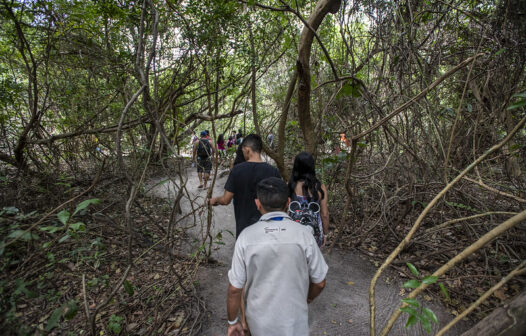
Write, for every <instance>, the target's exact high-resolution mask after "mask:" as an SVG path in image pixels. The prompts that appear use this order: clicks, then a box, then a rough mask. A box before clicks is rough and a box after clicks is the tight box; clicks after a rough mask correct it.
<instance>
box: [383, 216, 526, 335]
mask: <svg viewBox="0 0 526 336" xmlns="http://www.w3.org/2000/svg"><path fill="white" fill-rule="evenodd" d="M525 220H526V210H524V211H522V212H521V213H519V214H517V215H516V216H514V217H512V218H510V219H508V220H507V221H505V222H503V223H501V224H499V226H497V227H496V228H494V229H493V230H491V231H489V232H488V233H486V234H485V235H484V236H482V237H480V239H479V240H477V241H476V242H474V243H473V244H471V245H470V246H468V247H466V248H465V249H464V251H462V252H460V253H459V254H458V255H457V256H455V257H454V258H453V259H451V260H450V261H448V262H447V263H446V264H445V265H443V266H442V267H440V268H439V269H438V270H436V271H435V273H433V274H432V276H435V277H437V278H438V277H440V276H442V275H444V274H445V273H446V272H447V271H448V270H450V269H451V268H452V267H453V266H455V265H456V264H458V263H459V262H461V261H462V260H464V259H465V258H466V257H468V256H470V255H471V254H473V253H475V252H476V251H477V250H479V249H480V248H482V247H484V246H485V245H486V244H487V243H489V242H490V241H492V240H493V239H495V238H496V237H498V236H500V235H501V234H503V233H504V232H506V231H507V230H509V229H511V228H513V227H514V226H515V225H517V224H519V223H521V222H523V221H525ZM428 286H429V285H428V284H425V283H422V284H421V285H420V286H419V287H418V288H416V289H415V290H413V291H412V292H411V293H410V294H409V295H408V296H407V298H408V299H414V298H415V297H416V296H417V295H418V294H420V293H421V292H422V291H423V290H424V289H426V288H427V287H428ZM405 306H407V304H406V303H404V304H402V306H400V307H399V308H403V307H405ZM401 313H402V311H401V310H400V309H397V310H396V311H395V312H394V313H393V315H392V316H391V318H390V319H389V321H388V322H387V325H386V326H385V328H384V329H383V330H382V332H381V333H380V336H386V335H387V333H389V331H390V330H391V328H392V327H393V325H394V323H395V321H396V320H397V319H398V317H399V316H400V314H401Z"/></svg>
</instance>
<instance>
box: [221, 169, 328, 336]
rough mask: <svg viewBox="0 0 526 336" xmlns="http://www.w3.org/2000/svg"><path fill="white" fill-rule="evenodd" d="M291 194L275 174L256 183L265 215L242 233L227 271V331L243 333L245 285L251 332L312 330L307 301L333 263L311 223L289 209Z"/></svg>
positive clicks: (305, 332) (255, 334) (284, 334)
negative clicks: (290, 213) (295, 217)
mask: <svg viewBox="0 0 526 336" xmlns="http://www.w3.org/2000/svg"><path fill="white" fill-rule="evenodd" d="M288 195H289V191H288V187H287V184H286V183H285V181H283V180H282V179H279V178H276V177H270V178H267V179H264V180H262V181H261V182H260V183H259V184H258V186H257V199H256V201H255V203H256V205H257V208H258V209H259V211H261V214H262V216H261V219H260V220H259V221H258V222H257V223H255V224H253V225H251V226H249V227H248V228H246V229H245V230H244V231H243V232H242V233H241V235H239V237H238V239H237V241H236V245H235V249H234V255H233V257H232V267H231V269H230V270H229V272H228V279H229V281H230V284H229V287H228V295H227V313H228V324H229V326H228V331H227V334H228V335H244V332H243V327H242V325H241V323H240V321H239V317H238V311H239V308H240V305H241V303H240V302H241V296H242V288H243V286H245V290H244V299H245V304H246V307H245V311H246V321H247V324H248V328H249V330H250V333H251V335H253V336H267V335H280V336H289V335H290V336H294V335H308V334H309V324H308V303H310V302H312V300H314V299H315V298H316V297H317V296H318V295H319V294H320V293H321V291H322V290H323V288H324V287H325V277H326V275H327V271H328V266H327V264H326V263H325V260H324V258H323V255H322V253H321V251H320V248H319V247H318V244H317V243H316V241H315V240H314V237H313V235H312V232H311V231H310V230H309V229H308V227H306V226H304V225H302V224H299V223H296V222H294V221H292V220H291V219H290V218H289V217H288V216H287V214H286V213H285V211H286V209H287V206H288V204H289V202H290V199H289V197H288Z"/></svg>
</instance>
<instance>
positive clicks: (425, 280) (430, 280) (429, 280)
mask: <svg viewBox="0 0 526 336" xmlns="http://www.w3.org/2000/svg"><path fill="white" fill-rule="evenodd" d="M437 279H438V277H436V276H434V275H430V276H426V277H425V278H423V279H422V282H423V283H425V284H426V285H430V284H434V283H435V282H437Z"/></svg>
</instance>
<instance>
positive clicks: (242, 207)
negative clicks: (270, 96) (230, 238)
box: [210, 134, 281, 237]
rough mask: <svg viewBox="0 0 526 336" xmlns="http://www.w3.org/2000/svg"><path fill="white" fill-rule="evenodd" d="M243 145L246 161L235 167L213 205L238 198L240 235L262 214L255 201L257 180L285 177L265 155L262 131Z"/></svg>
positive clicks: (236, 201) (236, 214)
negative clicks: (264, 157)
mask: <svg viewBox="0 0 526 336" xmlns="http://www.w3.org/2000/svg"><path fill="white" fill-rule="evenodd" d="M240 146H241V149H242V151H243V156H244V157H245V160H246V161H245V162H243V163H240V164H237V165H235V166H234V168H232V171H231V172H230V175H229V176H228V180H227V181H226V184H225V193H224V194H223V196H220V197H213V198H211V199H210V204H211V205H218V204H221V205H228V204H230V202H231V201H232V199H233V200H234V214H235V217H236V237H239V234H240V233H241V231H243V229H244V228H246V227H247V226H249V225H252V224H254V223H255V222H257V221H258V220H259V218H260V217H261V214H260V213H259V211H258V209H257V207H256V203H255V199H256V198H257V195H256V186H257V184H258V183H259V182H260V181H261V180H263V179H266V178H267V177H278V178H281V176H280V174H279V170H278V169H277V168H276V167H273V166H271V165H269V164H268V163H265V162H263V160H262V159H261V150H262V148H263V142H262V140H261V137H260V136H259V135H257V134H249V135H247V136H246V137H245V139H244V140H243V142H242V143H241V145H240Z"/></svg>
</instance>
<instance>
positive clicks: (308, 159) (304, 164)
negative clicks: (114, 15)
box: [289, 152, 325, 202]
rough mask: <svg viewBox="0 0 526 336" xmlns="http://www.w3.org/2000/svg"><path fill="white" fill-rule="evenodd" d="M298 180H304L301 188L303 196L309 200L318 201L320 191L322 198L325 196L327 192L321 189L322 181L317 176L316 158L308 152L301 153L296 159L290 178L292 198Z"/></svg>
mask: <svg viewBox="0 0 526 336" xmlns="http://www.w3.org/2000/svg"><path fill="white" fill-rule="evenodd" d="M298 181H303V186H302V188H301V189H302V191H303V196H305V197H307V200H308V201H309V202H310V201H311V200H312V201H318V199H319V196H318V193H321V199H323V198H324V197H325V193H324V192H323V190H322V189H321V182H320V181H319V180H318V179H317V178H316V170H315V168H314V158H313V157H312V155H310V154H309V153H307V152H301V153H299V154H298V155H296V158H295V159H294V167H293V168H292V173H291V174H290V180H289V192H290V195H291V198H293V196H294V195H295V194H296V192H295V190H296V185H297V184H298Z"/></svg>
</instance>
